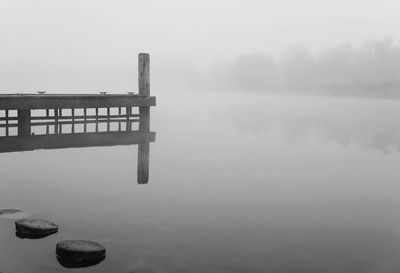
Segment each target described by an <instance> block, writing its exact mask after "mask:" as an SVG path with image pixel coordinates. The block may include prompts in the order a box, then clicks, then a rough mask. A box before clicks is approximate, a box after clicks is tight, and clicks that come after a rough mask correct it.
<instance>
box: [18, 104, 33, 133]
mask: <svg viewBox="0 0 400 273" xmlns="http://www.w3.org/2000/svg"><path fill="white" fill-rule="evenodd" d="M18 135H19V136H30V135H31V110H30V109H23V110H18Z"/></svg>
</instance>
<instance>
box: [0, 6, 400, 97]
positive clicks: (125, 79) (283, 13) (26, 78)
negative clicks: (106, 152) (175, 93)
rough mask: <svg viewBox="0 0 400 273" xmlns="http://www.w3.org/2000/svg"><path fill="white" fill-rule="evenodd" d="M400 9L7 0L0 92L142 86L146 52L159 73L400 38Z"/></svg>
mask: <svg viewBox="0 0 400 273" xmlns="http://www.w3.org/2000/svg"><path fill="white" fill-rule="evenodd" d="M399 7H400V4H398V2H397V1H393V0H383V1H378V0H373V1H372V0H369V1H368V0H367V1H366V0H364V1H355V0H352V1H345V0H338V1H328V0H304V1H293V0H292V1H289V0H282V1H255V0H246V1H245V0H238V1H225V0H223V1H222V0H221V1H211V0H204V1H178V0H172V1H151V0H150V1H127V0H124V1H123V0H117V1H98V0H97V1H94V0H85V1H77V0H69V1H66V0H58V1H52V0H37V1H27V0H3V1H1V3H0V35H1V36H0V37H1V46H0V61H1V66H0V92H6V91H10V92H17V91H21V90H26V89H27V91H29V90H30V89H34V90H36V89H43V88H44V89H51V90H61V91H62V90H70V89H74V90H76V91H81V90H82V89H83V90H86V89H90V90H96V89H98V88H105V89H107V88H109V89H111V88H115V89H117V90H121V89H124V90H126V89H130V88H136V77H135V76H136V58H137V57H136V55H137V53H138V52H149V53H151V54H152V64H153V66H152V67H153V69H154V72H155V73H156V74H155V75H157V76H159V77H156V79H157V78H168V73H171V72H168V71H167V72H165V71H166V70H168V69H169V70H171V69H172V70H174V69H178V68H176V67H174V65H175V66H177V67H180V69H183V70H186V69H208V67H209V66H211V65H212V64H213V63H215V62H224V61H227V60H231V59H234V58H235V57H236V56H238V55H240V54H249V53H250V54H252V53H266V54H271V55H272V56H279V55H280V54H281V53H282V51H283V50H284V49H285V48H287V47H289V46H293V45H299V44H300V45H303V46H305V47H307V48H308V49H309V50H310V51H311V52H316V51H319V50H321V49H323V48H325V47H329V46H335V45H338V44H342V43H352V44H354V45H355V46H359V45H361V44H362V43H364V42H365V41H368V40H371V39H381V38H385V37H393V38H394V39H398V38H399V37H400V30H399V29H398V28H397V26H398V25H399V23H400V18H399V17H398V14H397V13H396V11H397V10H398V8H399ZM182 67H183V68H182ZM164 72H165V73H164ZM157 73H158V74H157ZM131 75H133V77H132V78H131ZM155 84H156V87H157V81H156V82H155ZM78 89H80V90H78Z"/></svg>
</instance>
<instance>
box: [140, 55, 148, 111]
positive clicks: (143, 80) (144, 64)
mask: <svg viewBox="0 0 400 273" xmlns="http://www.w3.org/2000/svg"><path fill="white" fill-rule="evenodd" d="M138 71H139V79H138V80H139V95H142V96H150V55H149V54H148V53H139V62H138ZM141 106H146V105H141Z"/></svg>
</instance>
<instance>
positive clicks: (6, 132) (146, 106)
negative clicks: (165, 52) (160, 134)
mask: <svg viewBox="0 0 400 273" xmlns="http://www.w3.org/2000/svg"><path fill="white" fill-rule="evenodd" d="M149 80H150V78H149V55H148V54H143V53H141V54H139V94H138V95H133V94H127V95H106V94H101V95H45V94H40V95H0V152H13V151H31V150H35V149H60V148H71V147H95V146H111V145H130V144H138V168H137V170H138V183H140V184H145V183H147V182H148V172H149V142H154V141H155V133H154V132H150V107H151V106H155V104H156V100H155V97H151V96H150V81H149Z"/></svg>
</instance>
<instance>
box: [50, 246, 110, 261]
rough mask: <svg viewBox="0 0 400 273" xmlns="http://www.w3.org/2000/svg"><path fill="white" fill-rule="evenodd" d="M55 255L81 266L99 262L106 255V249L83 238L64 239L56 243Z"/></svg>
mask: <svg viewBox="0 0 400 273" xmlns="http://www.w3.org/2000/svg"><path fill="white" fill-rule="evenodd" d="M56 254H57V257H58V258H59V261H60V259H61V260H63V261H68V262H70V263H72V264H73V263H76V264H81V265H83V266H85V265H86V266H88V265H91V264H92V262H93V264H96V263H99V262H100V261H102V260H104V259H105V257H106V249H105V247H104V246H102V245H101V244H99V243H96V242H92V241H85V240H66V241H61V242H59V243H57V247H56Z"/></svg>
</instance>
